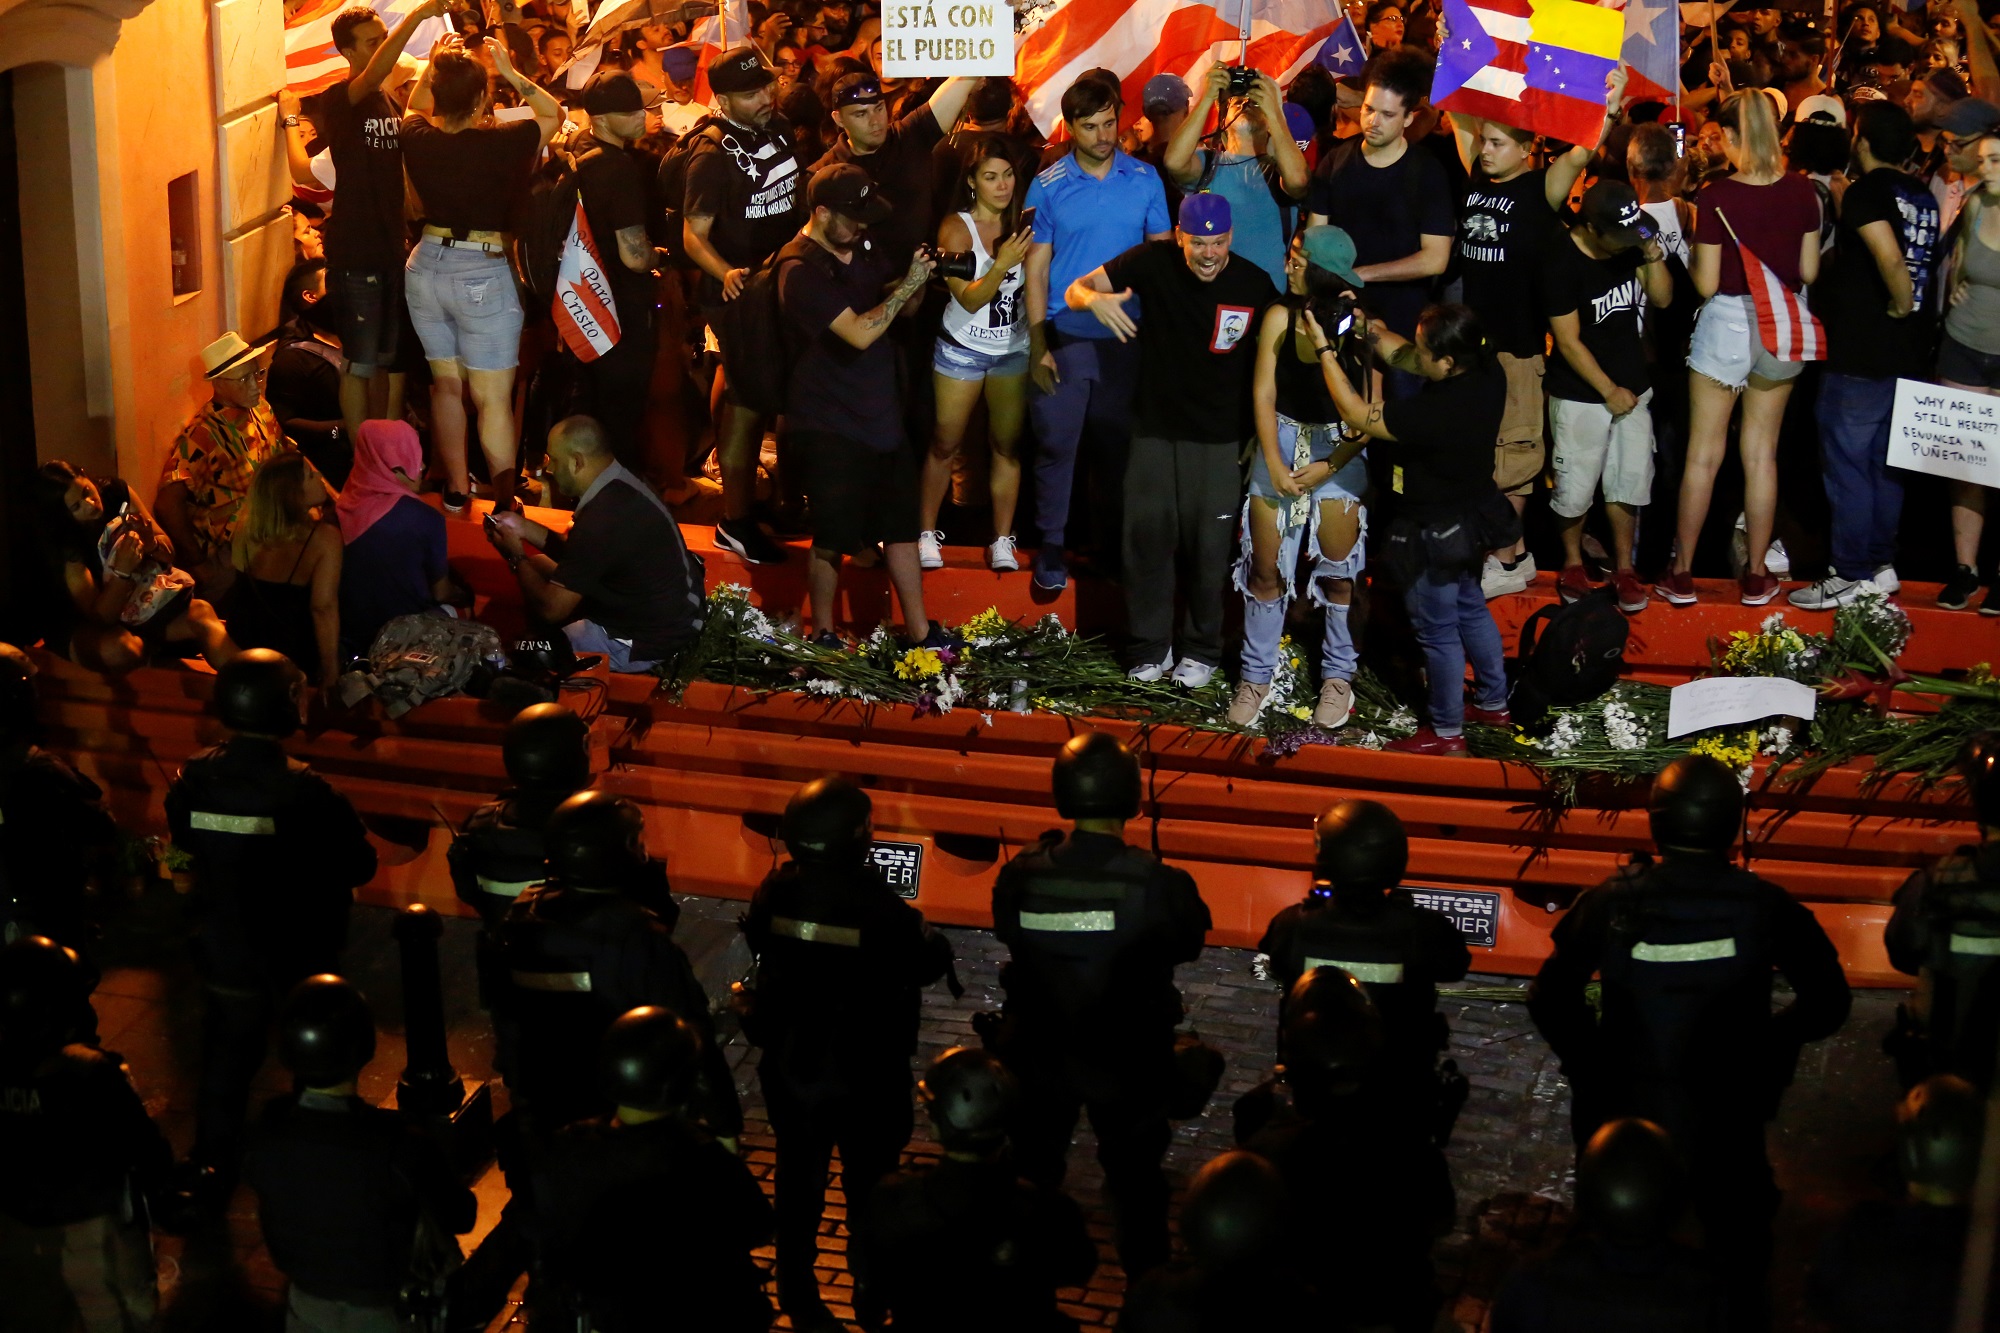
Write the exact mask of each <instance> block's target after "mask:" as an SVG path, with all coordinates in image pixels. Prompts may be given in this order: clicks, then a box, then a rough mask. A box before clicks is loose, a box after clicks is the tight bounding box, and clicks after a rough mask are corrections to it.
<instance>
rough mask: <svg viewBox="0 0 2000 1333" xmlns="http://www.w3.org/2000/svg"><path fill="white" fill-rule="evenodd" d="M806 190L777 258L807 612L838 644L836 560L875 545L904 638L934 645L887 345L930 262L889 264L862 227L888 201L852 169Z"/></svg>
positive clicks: (823, 172) (828, 169)
mask: <svg viewBox="0 0 2000 1333" xmlns="http://www.w3.org/2000/svg"><path fill="white" fill-rule="evenodd" d="M925 188H927V187H925ZM810 197H811V203H812V216H811V219H810V220H809V221H808V222H807V223H806V226H805V230H804V231H802V232H800V233H799V235H798V236H797V237H796V238H795V239H794V240H793V241H792V242H791V243H790V244H788V245H786V246H785V248H784V249H782V250H780V251H778V256H777V259H776V260H775V261H774V262H775V264H776V266H777V270H776V271H777V277H778V305H779V309H780V310H781V311H782V312H783V315H784V320H785V323H786V325H787V326H788V327H789V330H790V332H791V333H792V334H793V335H794V336H795V338H796V340H797V343H798V344H799V353H798V360H797V361H796V362H795V363H794V364H793V367H792V382H791V392H790V398H789V406H788V408H787V410H786V414H785V432H786V435H787V438H788V443H789V444H790V446H791V451H792V456H793V457H795V458H797V459H798V460H799V462H800V464H801V465H802V466H803V467H804V469H805V491H806V496H807V498H808V499H809V500H810V501H811V503H812V517H813V549H812V566H811V568H810V569H809V570H808V571H807V574H806V593H807V597H808V602H809V604H808V606H807V608H806V612H807V615H808V616H809V617H810V621H811V627H812V628H813V629H814V630H817V631H818V635H819V637H820V638H821V639H822V640H825V641H827V642H833V643H837V642H838V639H837V638H836V637H834V636H835V634H836V631H835V629H834V601H835V598H836V596H837V595H838V593H839V590H840V566H841V562H842V560H843V559H844V558H845V557H847V556H850V555H858V554H860V553H862V552H864V551H870V550H872V549H873V548H874V547H875V546H877V545H880V546H881V547H882V555H883V558H884V560H885V561H886V562H887V564H888V566H889V582H890V583H891V584H893V585H894V586H895V589H896V597H897V600H898V601H900V602H901V603H902V606H903V626H904V629H905V631H906V632H907V633H908V634H909V636H910V640H911V642H913V643H923V644H927V645H929V646H932V647H936V646H939V645H941V644H942V643H943V642H944V638H943V635H944V629H943V627H942V626H933V625H932V624H931V622H930V620H929V618H928V617H927V616H926V615H925V614H924V584H923V572H922V570H921V569H920V568H919V567H918V565H917V526H918V516H917V469H916V463H915V461H914V460H913V459H912V458H911V457H910V447H909V441H908V437H907V435H906V434H905V432H904V430H903V414H902V410H901V407H900V406H899V403H898V398H897V393H896V355H895V351H894V348H893V345H892V344H891V343H890V342H889V341H888V334H889V327H890V325H891V324H893V323H894V322H895V319H896V316H897V315H898V314H899V313H906V312H907V310H909V309H913V308H914V307H912V306H911V304H910V303H911V302H912V301H914V300H916V299H917V296H918V294H919V293H921V292H922V291H923V288H924V283H925V282H927V281H928V280H929V279H930V275H931V270H932V268H933V267H934V264H933V263H932V261H931V258H930V256H929V255H927V254H924V253H923V252H921V251H919V252H917V253H916V254H914V255H908V254H906V256H905V258H904V259H903V260H902V261H900V262H898V263H891V262H890V260H889V259H888V258H887V257H886V256H885V255H884V254H883V253H882V252H881V250H880V249H878V248H877V247H876V246H875V245H874V243H873V237H872V235H871V234H870V232H871V229H872V228H873V227H874V226H875V225H876V224H877V223H880V222H882V221H883V220H885V219H887V218H888V217H890V216H891V215H892V214H893V213H894V212H895V210H896V206H895V205H893V204H892V202H891V200H890V199H889V198H888V197H887V196H886V195H885V194H884V193H883V191H882V190H881V189H880V188H879V187H877V186H876V184H875V182H874V181H872V180H871V179H869V176H868V173H867V172H865V171H863V170H862V169H861V168H860V167H857V166H853V165H850V164H845V163H837V164H835V165H832V166H824V167H821V168H820V169H819V170H817V171H815V172H814V173H813V178H812V185H811V190H810ZM905 265H907V267H905ZM899 275H900V277H899ZM892 282H893V283H894V284H895V285H894V287H893V288H891V287H890V284H891V283H892ZM885 290H887V291H888V295H887V296H884V295H883V292H884V291H885Z"/></svg>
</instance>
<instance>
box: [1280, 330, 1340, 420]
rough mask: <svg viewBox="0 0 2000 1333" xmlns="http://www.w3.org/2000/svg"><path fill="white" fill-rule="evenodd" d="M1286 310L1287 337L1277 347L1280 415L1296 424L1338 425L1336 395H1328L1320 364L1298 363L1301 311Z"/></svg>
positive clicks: (1338, 414) (1338, 415) (1299, 361)
mask: <svg viewBox="0 0 2000 1333" xmlns="http://www.w3.org/2000/svg"><path fill="white" fill-rule="evenodd" d="M1287 310H1288V312H1289V318H1288V319H1287V320H1286V322H1285V336H1284V339H1283V341H1281V342H1280V343H1279V344H1278V368H1277V376H1276V379H1277V386H1278V411H1279V412H1281V413H1282V414H1284V415H1285V416H1288V417H1290V418H1291V419H1292V420H1294V421H1303V422H1307V423H1318V422H1330V421H1338V420H1340V412H1339V410H1338V409H1337V408H1335V407H1334V405H1333V395H1332V394H1330V393H1328V392H1327V391H1326V378H1325V376H1323V375H1322V374H1321V373H1320V368H1319V363H1318V362H1317V361H1312V362H1305V361H1301V360H1299V353H1298V329H1299V308H1298V307H1297V306H1295V305H1290V304H1289V303H1287Z"/></svg>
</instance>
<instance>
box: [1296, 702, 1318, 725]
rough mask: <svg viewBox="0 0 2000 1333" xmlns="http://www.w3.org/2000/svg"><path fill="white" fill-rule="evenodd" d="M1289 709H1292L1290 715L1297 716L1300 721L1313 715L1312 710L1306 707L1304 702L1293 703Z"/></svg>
mask: <svg viewBox="0 0 2000 1333" xmlns="http://www.w3.org/2000/svg"><path fill="white" fill-rule="evenodd" d="M1291 711H1292V716H1293V717H1295V718H1297V719H1298V720H1299V721H1301V722H1303V721H1305V720H1306V719H1307V718H1309V717H1311V716H1312V715H1313V710H1312V709H1310V708H1307V707H1306V706H1305V705H1304V704H1293V705H1292V710H1291Z"/></svg>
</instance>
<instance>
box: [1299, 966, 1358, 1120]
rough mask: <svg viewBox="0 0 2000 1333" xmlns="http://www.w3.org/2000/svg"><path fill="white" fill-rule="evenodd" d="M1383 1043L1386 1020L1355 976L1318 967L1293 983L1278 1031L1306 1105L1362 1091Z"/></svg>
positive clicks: (1329, 968)
mask: <svg viewBox="0 0 2000 1333" xmlns="http://www.w3.org/2000/svg"><path fill="white" fill-rule="evenodd" d="M1382 1043H1383V1034H1382V1016H1381V1014H1380V1013H1378V1012H1377V1011H1376V1008H1375V1002H1374V1001H1373V1000H1371V999H1369V998H1368V992H1367V991H1365V990H1363V989H1362V988H1361V983H1360V982H1358V981H1356V980H1355V979H1354V978H1353V976H1351V975H1350V974H1348V973H1347V972H1344V971H1342V970H1341V969H1340V968H1337V967H1315V968H1313V969H1312V970H1311V971H1309V972H1307V973H1306V974H1305V975H1304V976H1302V977H1300V978H1299V979H1298V980H1297V981H1295V982H1293V983H1292V989H1291V992H1290V993H1289V994H1288V995H1286V997H1285V1018H1284V1022H1283V1023H1282V1024H1280V1025H1279V1028H1278V1059H1279V1060H1280V1062H1281V1063H1282V1064H1283V1065H1284V1076H1285V1081H1286V1082H1287V1083H1289V1084H1290V1085H1291V1086H1292V1088H1293V1090H1294V1092H1296V1093H1298V1094H1299V1096H1300V1098H1301V1100H1302V1101H1303V1102H1310V1101H1311V1100H1313V1099H1315V1098H1318V1097H1321V1096H1339V1095H1342V1094H1344V1093H1347V1092H1352V1091H1353V1090H1354V1089H1355V1088H1357V1087H1359V1086H1360V1083H1361V1079H1362V1076H1363V1075H1364V1074H1365V1073H1366V1072H1367V1070H1368V1067H1369V1066H1370V1065H1372V1064H1374V1063H1375V1060H1376V1058H1377V1057H1378V1056H1380V1055H1381V1053H1382ZM1306 1109H1307V1110H1308V1111H1310V1109H1311V1108H1310V1106H1308V1107H1307V1108H1306Z"/></svg>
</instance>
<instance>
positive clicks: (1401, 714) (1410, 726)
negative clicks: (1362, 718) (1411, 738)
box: [1382, 708, 1417, 731]
mask: <svg viewBox="0 0 2000 1333" xmlns="http://www.w3.org/2000/svg"><path fill="white" fill-rule="evenodd" d="M1382 725H1384V726H1386V727H1390V728H1393V729H1395V730H1397V731H1414V730H1415V729H1416V725H1417V715H1416V714H1415V713H1412V712H1411V711H1410V710H1409V709H1407V708H1398V709H1397V710H1396V711H1395V712H1393V713H1391V714H1389V720H1388V721H1387V722H1385V723H1383V724H1382Z"/></svg>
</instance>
